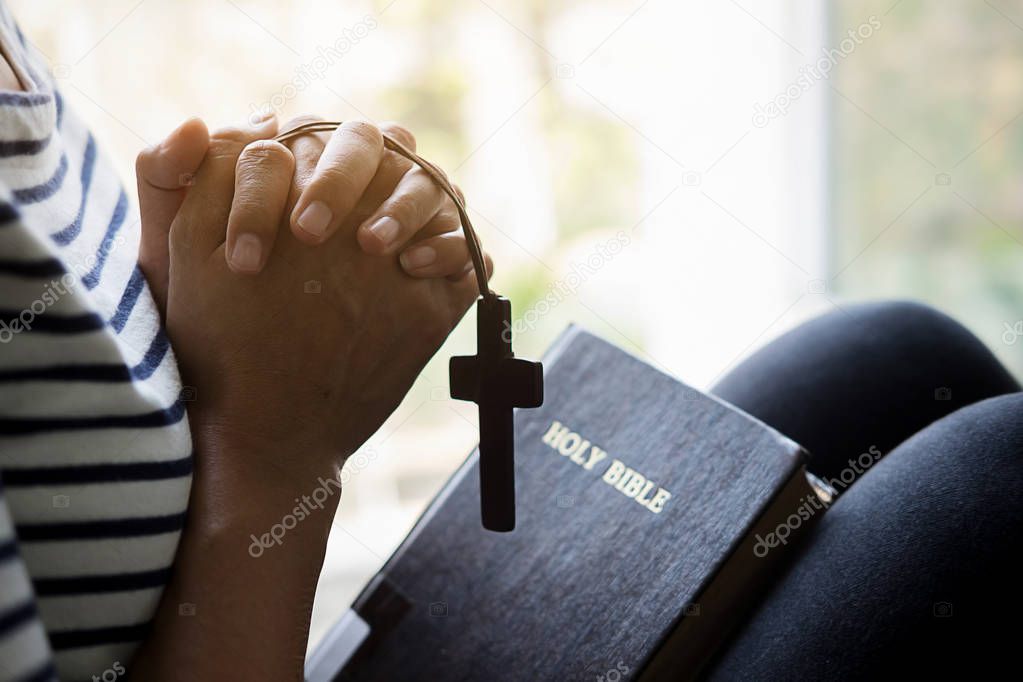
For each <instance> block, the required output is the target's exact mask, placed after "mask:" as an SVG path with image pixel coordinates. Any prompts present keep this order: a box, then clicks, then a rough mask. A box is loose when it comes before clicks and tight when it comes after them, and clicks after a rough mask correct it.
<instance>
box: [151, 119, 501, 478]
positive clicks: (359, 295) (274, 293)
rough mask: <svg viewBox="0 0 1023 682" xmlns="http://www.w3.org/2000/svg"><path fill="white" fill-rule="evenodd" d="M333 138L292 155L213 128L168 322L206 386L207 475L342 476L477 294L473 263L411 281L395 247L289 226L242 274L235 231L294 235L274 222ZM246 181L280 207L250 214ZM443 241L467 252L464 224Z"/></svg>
mask: <svg viewBox="0 0 1023 682" xmlns="http://www.w3.org/2000/svg"><path fill="white" fill-rule="evenodd" d="M344 134H345V135H347V133H344ZM319 144H322V142H321V141H319V140H318V138H316V137H314V136H310V137H309V139H306V138H300V139H298V140H296V141H295V143H294V145H293V146H294V148H295V151H294V155H293V154H292V151H291V150H289V149H288V148H287V147H285V146H284V145H282V144H280V143H277V142H274V141H272V140H267V139H260V138H258V137H257V134H256V133H254V132H253V131H252V130H250V129H228V130H224V131H220V132H217V133H214V134H213V135H212V136H211V138H210V142H209V151H208V153H207V155H206V158H205V160H204V161H203V163H202V166H201V167H200V168H199V170H198V172H197V173H196V176H195V182H194V184H193V185H192V186H191V187H190V188H189V190H188V194H187V196H186V197H185V200H184V202H183V204H182V205H181V207H180V209H179V210H178V213H177V216H176V218H175V219H174V221H173V223H172V225H171V228H170V280H169V289H168V291H169V294H168V304H167V330H168V334H169V335H170V339H171V342H172V344H173V347H174V349H175V352H176V354H177V357H178V360H179V364H180V367H181V372H182V376H183V379H184V381H185V382H186V383H187V384H188V385H190V386H193V387H195V388H196V392H197V400H196V401H195V402H194V403H192V404H191V406H190V423H191V425H192V429H193V434H194V437H195V440H196V442H197V450H198V452H199V467H200V469H201V470H203V471H205V472H206V474H207V475H209V473H210V472H209V467H214V468H218V469H219V470H218V471H216V472H214V474H213V475H214V476H221V475H224V476H228V475H231V474H229V473H227V472H226V471H224V470H223V469H222V467H226V468H227V469H230V470H231V472H233V473H238V472H239V471H244V472H245V473H244V475H245V476H246V477H248V476H256V477H257V478H258V479H261V480H262V479H271V478H274V479H276V480H301V481H303V485H306V486H308V485H309V484H310V481H315V475H320V474H324V473H327V471H328V470H330V471H332V470H333V468H334V467H336V466H338V465H339V464H340V463H341V462H342V461H343V460H344V458H345V457H347V456H348V455H349V454H351V453H352V452H354V450H355V449H357V448H358V447H359V446H360V445H361V444H362V443H363V442H364V441H365V440H366V439H367V438H368V437H369V436H370V435H371V434H372V433H373V432H374V431H375V430H376V429H377V428H378V427H379V426H380V425H381V424H382V423H383V421H384V419H386V417H387V416H388V415H390V413H391V412H392V411H393V410H394V409H395V408H396V407H397V405H398V403H399V402H400V401H401V399H402V398H403V397H404V395H405V393H406V392H407V391H408V389H409V387H410V386H411V384H412V382H413V380H414V379H415V377H416V376H417V375H418V374H419V372H420V371H421V369H422V368H423V366H424V365H425V364H426V362H427V361H428V360H429V358H430V357H431V356H432V355H433V354H434V353H435V352H436V350H437V349H438V348H439V347H440V344H441V343H442V342H443V341H444V339H445V338H446V337H447V335H448V333H449V332H450V331H451V329H452V328H453V327H454V325H455V323H456V322H457V321H458V320H459V319H460V318H461V317H462V315H463V314H464V313H465V311H466V310H467V309H468V307H469V305H470V304H471V303H472V302H473V301H474V300H475V298H476V296H477V284H476V277H475V273H474V272H472V271H467V270H466V269H465V268H464V267H463V268H461V269H460V271H459V273H457V274H453V275H452V276H451V277H443V278H442V277H434V278H429V279H417V278H412V277H409V276H408V274H407V273H406V272H405V271H403V270H402V268H401V267H400V266H399V264H398V262H397V256H396V255H390V256H380V255H370V254H366V253H364V252H363V251H362V249H361V248H360V246H359V244H357V243H356V240H354V239H342V238H335V239H331V240H329V241H328V242H325V243H321V244H318V245H316V246H314V247H310V246H309V245H308V244H307V243H304V242H303V241H300V240H299V239H298V238H297V237H296V236H295V235H294V234H293V233H292V232H291V231H290V230H287V229H279V231H277V233H276V236H275V237H274V245H273V255H272V257H270V258H269V259H268V260H267V261H266V263H265V265H264V269H263V271H262V272H261V273H260V274H259V275H258V276H255V277H250V276H243V275H239V274H237V273H236V272H234V271H233V269H232V268H231V267H230V266H229V264H228V260H227V258H226V257H225V252H226V251H228V250H229V249H230V241H229V239H230V237H229V234H230V232H231V230H234V233H235V235H236V236H237V235H239V234H248V233H250V232H254V231H257V230H265V231H266V233H268V234H269V233H270V232H271V230H270V229H269V228H270V227H273V228H274V230H277V228H283V226H281V225H279V224H274V225H267V224H262V223H261V221H262V220H264V219H265V218H266V216H273V215H283V214H284V213H283V208H284V207H285V206H286V205H287V204H288V203H289V197H293V195H294V194H296V193H299V192H301V191H302V190H303V189H305V188H307V187H308V186H309V185H303V178H304V177H309V176H310V173H309V171H308V169H309V167H310V165H311V164H310V160H311V159H312V158H313V157H316V156H317V154H316V149H317V145H319ZM317 158H318V157H317ZM296 159H297V160H298V169H297V170H295V168H296ZM250 161H251V163H252V164H253V166H258V168H259V169H260V173H261V174H260V175H259V177H260V178H262V180H261V181H260V182H259V183H255V182H253V181H252V176H251V175H250V170H252V169H251V168H250V166H249V165H248V164H249V163H250ZM303 164H304V165H303ZM236 168H237V169H238V172H237V174H236V172H235V171H236ZM303 168H305V169H306V170H305V171H303ZM293 172H294V175H295V177H296V182H297V183H298V186H297V187H293V183H292V176H293ZM311 177H316V175H315V173H312V174H311ZM248 187H259V191H260V197H261V201H260V202H259V205H260V206H263V207H265V208H266V209H267V210H266V211H260V212H258V213H255V214H253V213H251V212H250V211H249V210H248V209H247V208H246V207H247V206H248V204H247V197H248V194H247V192H248V190H246V189H245V188H248ZM352 210H353V211H354V212H355V213H358V212H359V208H358V206H356V207H353V209H352ZM363 210H365V209H363ZM444 234H445V235H448V236H445V237H444V238H446V239H460V240H462V241H463V248H464V236H462V235H461V232H460V231H459V232H450V233H444ZM436 239H438V237H430V238H428V239H426V240H423V241H420V242H419V243H420V244H422V243H427V242H429V241H433V240H436ZM466 258H467V257H466ZM487 260H488V263H489V258H488V259H487ZM225 449H226V450H229V451H238V454H239V457H238V458H237V459H233V460H232V458H230V457H227V458H225V457H222V456H221V457H219V458H218V460H217V461H216V462H211V461H208V460H207V461H203V457H204V454H203V453H204V451H208V450H216V451H218V452H223V451H224V450H225Z"/></svg>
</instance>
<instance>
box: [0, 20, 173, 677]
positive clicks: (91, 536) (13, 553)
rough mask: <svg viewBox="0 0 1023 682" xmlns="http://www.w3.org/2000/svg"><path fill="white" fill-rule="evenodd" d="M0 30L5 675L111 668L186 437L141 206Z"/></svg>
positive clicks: (165, 522)
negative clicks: (143, 240)
mask: <svg viewBox="0 0 1023 682" xmlns="http://www.w3.org/2000/svg"><path fill="white" fill-rule="evenodd" d="M0 41H2V44H3V48H4V52H5V54H6V55H7V56H8V59H9V61H10V62H11V66H12V68H14V70H15V73H16V74H17V75H18V77H19V78H20V80H21V81H22V83H23V84H25V90H26V91H25V92H8V91H0V680H49V679H53V678H54V677H56V676H57V675H59V676H60V679H65V680H91V679H93V676H94V675H95V676H99V678H100V679H112V677H110V675H111V674H113V675H115V676H117V675H120V673H122V672H123V671H124V669H125V668H126V667H127V664H128V661H129V660H130V658H131V655H132V653H133V651H134V650H135V648H136V647H137V646H138V644H139V642H140V641H141V640H142V639H143V638H144V637H145V635H146V631H147V627H148V624H149V622H150V621H151V619H152V617H153V614H154V612H155V609H156V606H157V603H158V601H159V599H160V595H161V592H162V590H163V587H164V585H165V584H166V583H167V581H168V577H169V573H170V569H171V565H172V563H173V561H174V554H175V551H176V548H177V544H178V538H179V535H180V531H181V528H182V526H183V524H184V520H185V511H186V508H187V505H188V493H189V488H190V485H191V472H192V444H191V437H190V434H189V430H188V422H187V419H186V416H185V410H184V407H183V405H182V400H181V383H180V380H179V378H178V371H177V366H176V365H175V362H174V357H173V355H172V353H171V349H170V345H169V343H168V341H167V337H166V335H165V334H164V331H163V329H162V327H161V324H160V318H159V314H158V312H157V309H156V307H155V305H154V303H153V300H152V297H151V296H150V293H149V288H148V286H147V285H146V282H145V279H144V278H143V276H142V273H141V272H140V270H139V268H138V265H137V263H136V260H137V255H138V244H139V229H138V218H137V215H136V212H135V210H134V208H133V207H132V204H131V202H129V200H128V196H127V195H126V193H125V191H124V189H123V188H122V186H121V184H120V182H119V180H118V178H117V176H116V174H115V172H114V171H113V169H112V168H111V166H110V165H108V164H107V163H106V161H105V160H104V158H103V155H102V154H100V153H99V151H98V149H97V144H96V140H95V139H94V138H93V136H92V134H91V133H90V132H89V130H88V129H87V128H86V127H85V126H84V125H83V124H82V122H81V121H79V120H78V119H77V118H76V117H75V116H74V115H73V114H72V112H70V111H68V110H67V109H66V108H65V106H64V103H63V101H62V99H61V97H60V94H59V93H58V92H56V90H55V88H54V86H53V82H52V79H51V78H50V77H49V76H48V74H47V73H46V70H45V67H44V65H43V62H42V60H41V59H40V58H39V57H38V56H37V54H36V52H35V51H34V50H33V49H32V47H31V45H30V44H28V43H27V42H26V41H25V40H24V37H23V36H22V35H21V33H20V31H19V30H18V28H17V26H16V25H15V24H14V22H13V20H12V18H11V16H10V14H9V12H8V10H7V7H6V6H5V5H3V4H2V3H0ZM110 671H113V672H112V673H111V672H110ZM104 673H106V676H105V675H104Z"/></svg>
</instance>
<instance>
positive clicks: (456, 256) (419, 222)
mask: <svg viewBox="0 0 1023 682" xmlns="http://www.w3.org/2000/svg"><path fill="white" fill-rule="evenodd" d="M311 120H314V117H311V116H306V117H300V118H298V119H295V120H293V121H291V122H289V123H288V124H286V125H285V128H284V129H290V128H292V127H294V126H295V125H299V124H300V123H302V122H306V121H311ZM236 130H244V131H245V135H246V136H247V139H250V141H252V142H255V141H257V140H268V139H270V138H272V137H273V136H275V135H276V134H277V133H278V131H279V126H278V123H277V119H276V117H273V116H270V117H268V118H266V119H263V120H259V121H252V122H250V124H249V125H248V126H246V127H245V128H243V129H236ZM381 133H386V134H387V135H390V136H392V137H394V138H395V139H397V140H398V141H399V142H401V143H402V144H404V145H405V146H406V147H409V148H410V149H413V150H414V149H415V146H416V140H415V137H413V135H412V133H411V132H409V131H408V130H407V129H405V128H404V127H402V126H400V125H398V124H393V123H390V124H388V123H385V124H382V125H381V126H380V128H379V129H378V128H376V127H374V126H371V125H369V124H361V123H348V124H346V125H345V126H343V127H342V129H340V130H339V131H337V132H335V133H334V134H333V135H331V134H325V133H319V134H315V135H307V136H303V137H302V138H299V139H298V140H294V141H292V142H290V143H289V145H290V146H293V147H294V149H295V152H296V155H297V157H298V158H297V173H296V176H295V182H294V184H293V187H292V191H291V192H290V194H289V197H288V200H287V201H286V202H285V203H284V204H283V205H281V204H280V202H278V201H276V199H275V198H273V197H269V196H268V195H267V194H266V193H265V192H264V191H263V188H264V187H265V186H266V185H267V184H268V183H269V184H272V183H273V182H275V180H274V179H272V178H269V177H268V174H269V173H276V172H280V167H278V166H276V165H275V164H274V163H272V161H275V160H274V159H267V158H264V157H263V156H262V154H261V147H260V145H258V144H257V145H254V146H253V147H252V148H251V149H249V150H247V151H246V152H245V153H243V154H242V155H240V158H239V163H238V168H237V169H236V170H237V173H238V176H239V180H238V182H237V183H236V187H235V188H234V191H235V192H236V193H237V195H238V196H237V198H236V200H235V202H234V203H235V210H236V211H237V212H238V215H237V216H235V217H233V218H232V219H231V220H230V221H229V223H230V224H229V228H228V248H227V249H225V257H226V258H227V260H228V264H229V265H231V267H232V269H233V270H234V271H235V272H239V273H244V274H257V273H258V272H259V271H260V270H261V269H262V268H263V266H264V265H265V263H266V262H267V260H268V259H269V257H270V253H271V250H272V248H273V243H274V241H275V240H276V238H277V230H278V227H279V225H280V223H281V222H282V218H283V217H284V216H285V213H286V212H288V213H290V215H291V220H290V221H288V222H289V225H290V227H291V229H292V230H294V234H295V235H296V236H297V237H299V238H300V239H302V240H303V241H305V242H306V243H309V242H322V241H325V240H326V239H327V238H328V237H329V236H330V235H331V234H333V233H334V232H336V231H337V229H338V225H340V224H341V223H340V222H338V224H337V225H334V226H330V227H329V229H328V230H327V233H326V234H325V235H324V236H323V237H322V238H320V239H315V238H314V239H310V238H309V236H308V234H307V233H306V231H305V230H303V229H302V228H300V227H298V222H297V217H298V215H299V214H300V213H301V212H304V211H306V210H307V209H308V207H309V206H311V205H313V204H314V203H316V202H329V206H330V208H329V209H328V210H329V211H330V212H331V214H332V215H336V216H339V221H340V220H341V218H340V216H345V218H344V221H345V223H346V224H347V225H349V226H350V231H351V232H356V234H357V239H358V242H359V244H360V245H361V246H362V248H363V250H364V251H365V252H367V253H372V254H378V255H387V254H391V253H395V252H396V251H399V250H401V254H400V263H401V265H402V267H403V268H404V269H405V271H406V272H407V273H408V274H409V275H411V276H413V277H453V278H456V279H457V278H460V277H461V276H462V275H463V274H464V273H465V271H466V269H467V267H468V265H469V259H468V248H467V245H466V242H465V237H464V235H463V233H462V232H461V229H460V228H461V225H460V222H459V219H458V214H457V211H456V210H455V207H454V204H453V202H451V201H450V200H449V199H448V198H447V197H446V196H444V195H443V194H442V193H441V192H440V190H438V189H437V188H436V187H435V186H433V185H432V183H431V182H430V180H429V178H427V177H425V174H423V173H422V171H421V170H418V169H417V168H413V166H412V163H411V162H409V161H407V160H406V159H403V158H402V157H400V156H398V155H396V154H394V153H393V152H389V151H386V150H383V149H382V144H378V142H379V140H381ZM209 139H210V134H209V132H208V130H207V127H206V125H205V124H204V123H203V122H202V121H201V120H200V119H197V118H192V119H189V120H187V121H185V123H183V124H182V125H181V126H179V127H178V128H177V129H176V130H174V131H173V132H172V133H171V134H170V135H168V136H167V138H166V139H165V140H163V141H162V142H160V143H159V144H157V145H154V146H152V147H150V148H148V149H146V150H144V151H143V152H141V153H140V154H139V156H138V158H137V159H136V175H137V179H138V192H139V205H140V209H141V218H142V238H141V244H140V247H139V264H140V266H141V268H142V271H143V273H144V274H145V276H146V279H147V280H148V281H149V284H150V288H151V290H152V292H153V296H154V299H155V300H156V303H157V306H158V307H159V309H160V311H161V313H164V312H165V309H166V300H167V282H168V264H169V254H168V232H169V229H170V224H171V221H172V220H173V219H174V217H175V215H176V214H177V211H178V209H179V208H180V206H181V203H182V202H183V201H184V198H185V196H186V195H187V193H188V189H189V186H190V185H191V183H192V181H193V178H194V176H195V173H196V171H197V170H198V168H199V165H200V163H201V162H202V160H203V158H204V156H205V154H206V151H207V149H208V146H209ZM324 153H327V154H328V155H327V156H326V157H324ZM268 161H269V162H271V163H268ZM370 167H373V168H375V170H374V171H373V172H372V173H370V171H369V169H370ZM367 174H369V175H371V179H370V181H369V182H368V184H365V185H363V184H362V180H360V179H359V178H365V177H366V175H367ZM353 178H354V179H353ZM427 183H429V184H427ZM456 189H457V187H456ZM318 207H319V204H317V208H314V209H313V213H314V214H315V213H316V212H317V210H318ZM346 207H348V208H346ZM367 218H371V219H367ZM358 221H361V222H362V223H363V225H362V227H361V228H359V229H358V230H356V229H355V225H357V224H358ZM392 221H393V222H392ZM353 223H354V224H353ZM381 224H382V225H385V226H392V227H393V225H395V224H397V225H399V226H400V227H399V228H398V229H397V232H396V235H395V236H394V238H393V239H390V240H389V241H388V240H383V239H381V238H380V229H370V227H371V226H373V225H381ZM387 231H388V230H386V229H385V230H384V232H385V233H386V232H387ZM239 238H241V239H239ZM239 243H240V244H241V248H239ZM253 263H254V264H255V265H253Z"/></svg>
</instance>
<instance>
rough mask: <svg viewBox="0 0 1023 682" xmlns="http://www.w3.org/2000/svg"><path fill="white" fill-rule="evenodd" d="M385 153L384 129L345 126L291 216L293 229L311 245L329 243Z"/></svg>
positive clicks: (336, 133) (359, 123)
mask: <svg viewBox="0 0 1023 682" xmlns="http://www.w3.org/2000/svg"><path fill="white" fill-rule="evenodd" d="M383 152H384V141H383V137H382V136H381V134H380V129H379V128H377V127H376V126H374V125H372V124H370V123H365V122H362V121H349V122H345V123H343V124H342V125H341V127H339V128H338V129H337V130H335V131H334V133H333V134H332V135H331V136H330V140H329V141H328V142H327V146H326V147H325V148H324V150H323V155H322V156H320V160H319V161H318V162H317V163H316V170H315V171H314V173H313V178H312V180H311V181H310V183H309V186H308V187H306V188H305V191H304V192H302V195H301V196H300V197H299V199H298V203H297V204H296V205H295V210H294V211H293V212H292V214H291V229H292V232H294V233H295V236H296V237H297V238H298V239H300V240H301V241H303V242H305V243H307V244H319V243H320V242H323V241H325V240H326V239H328V238H329V237H330V236H331V235H332V234H333V233H334V232H335V231H336V230H337V228H338V226H339V225H340V224H341V222H342V221H343V220H344V219H345V217H347V216H348V214H349V213H350V212H351V211H352V209H354V208H355V206H356V204H357V203H358V201H359V198H360V197H361V196H362V193H363V191H365V189H366V187H367V185H369V183H370V181H371V180H372V179H373V176H374V175H375V174H376V172H377V168H378V167H379V165H380V160H381V157H382V156H383Z"/></svg>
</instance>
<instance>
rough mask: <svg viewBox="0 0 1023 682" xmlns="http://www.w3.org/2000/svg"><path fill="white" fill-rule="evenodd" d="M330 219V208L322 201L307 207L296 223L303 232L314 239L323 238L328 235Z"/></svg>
mask: <svg viewBox="0 0 1023 682" xmlns="http://www.w3.org/2000/svg"><path fill="white" fill-rule="evenodd" d="M330 218H331V212H330V208H329V207H328V206H327V205H326V204H325V203H323V202H322V201H314V202H313V203H311V204H309V205H308V206H306V207H305V210H304V211H302V214H301V215H300V216H298V220H297V221H296V222H297V223H298V226H299V227H300V228H302V231H303V232H308V233H309V234H311V235H312V236H314V237H322V236H323V235H325V234H326V233H327V226H328V225H330Z"/></svg>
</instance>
